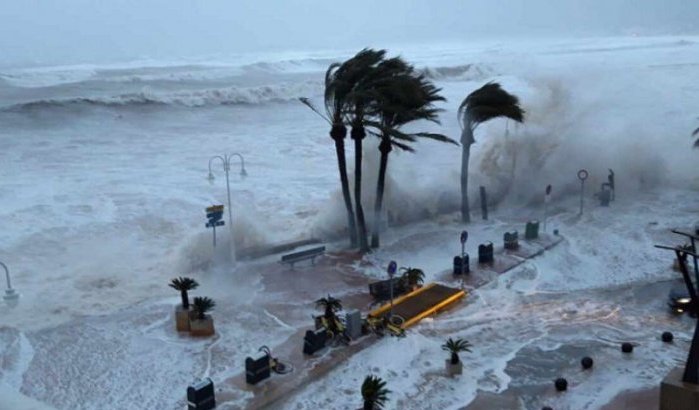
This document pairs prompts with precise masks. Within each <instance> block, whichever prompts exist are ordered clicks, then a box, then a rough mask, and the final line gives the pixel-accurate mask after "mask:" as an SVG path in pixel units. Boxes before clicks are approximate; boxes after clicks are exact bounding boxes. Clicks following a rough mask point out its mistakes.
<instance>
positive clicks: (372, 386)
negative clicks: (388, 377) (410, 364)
mask: <svg viewBox="0 0 699 410" xmlns="http://www.w3.org/2000/svg"><path fill="white" fill-rule="evenodd" d="M390 393H391V391H390V390H388V389H387V388H386V382H385V381H384V380H382V379H381V378H380V377H378V376H367V377H366V378H364V383H362V399H363V400H364V410H380V409H382V408H383V406H384V404H386V401H388V395H389V394H390Z"/></svg>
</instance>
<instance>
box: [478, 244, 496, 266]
mask: <svg viewBox="0 0 699 410" xmlns="http://www.w3.org/2000/svg"><path fill="white" fill-rule="evenodd" d="M493 260H494V258H493V243H492V242H486V243H484V244H481V245H478V263H493Z"/></svg>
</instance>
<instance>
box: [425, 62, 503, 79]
mask: <svg viewBox="0 0 699 410" xmlns="http://www.w3.org/2000/svg"><path fill="white" fill-rule="evenodd" d="M421 72H422V73H423V74H425V76H427V78H430V79H433V80H447V79H455V80H462V81H473V80H482V79H484V78H488V77H492V76H493V75H494V74H495V72H494V71H493V69H491V68H490V67H488V66H484V65H482V64H463V65H457V66H443V67H425V68H423V69H422V70H421Z"/></svg>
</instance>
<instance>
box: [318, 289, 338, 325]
mask: <svg viewBox="0 0 699 410" xmlns="http://www.w3.org/2000/svg"><path fill="white" fill-rule="evenodd" d="M316 307H317V308H319V309H323V317H324V318H325V321H326V323H327V324H328V327H329V329H328V330H330V331H331V332H333V333H337V326H336V325H337V320H338V319H337V315H335V312H338V311H340V310H342V302H341V301H340V299H335V298H334V297H332V296H330V295H328V297H327V298H320V299H318V300H316Z"/></svg>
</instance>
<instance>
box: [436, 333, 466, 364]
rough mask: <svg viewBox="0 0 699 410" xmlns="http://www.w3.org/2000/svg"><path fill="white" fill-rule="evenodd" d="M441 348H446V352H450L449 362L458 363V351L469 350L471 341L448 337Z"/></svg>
mask: <svg viewBox="0 0 699 410" xmlns="http://www.w3.org/2000/svg"><path fill="white" fill-rule="evenodd" d="M442 350H446V351H447V352H449V353H451V364H458V363H459V353H461V352H471V343H469V342H468V340H463V339H456V340H454V339H452V338H451V337H450V338H449V339H447V341H446V343H444V344H443V345H442Z"/></svg>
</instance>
